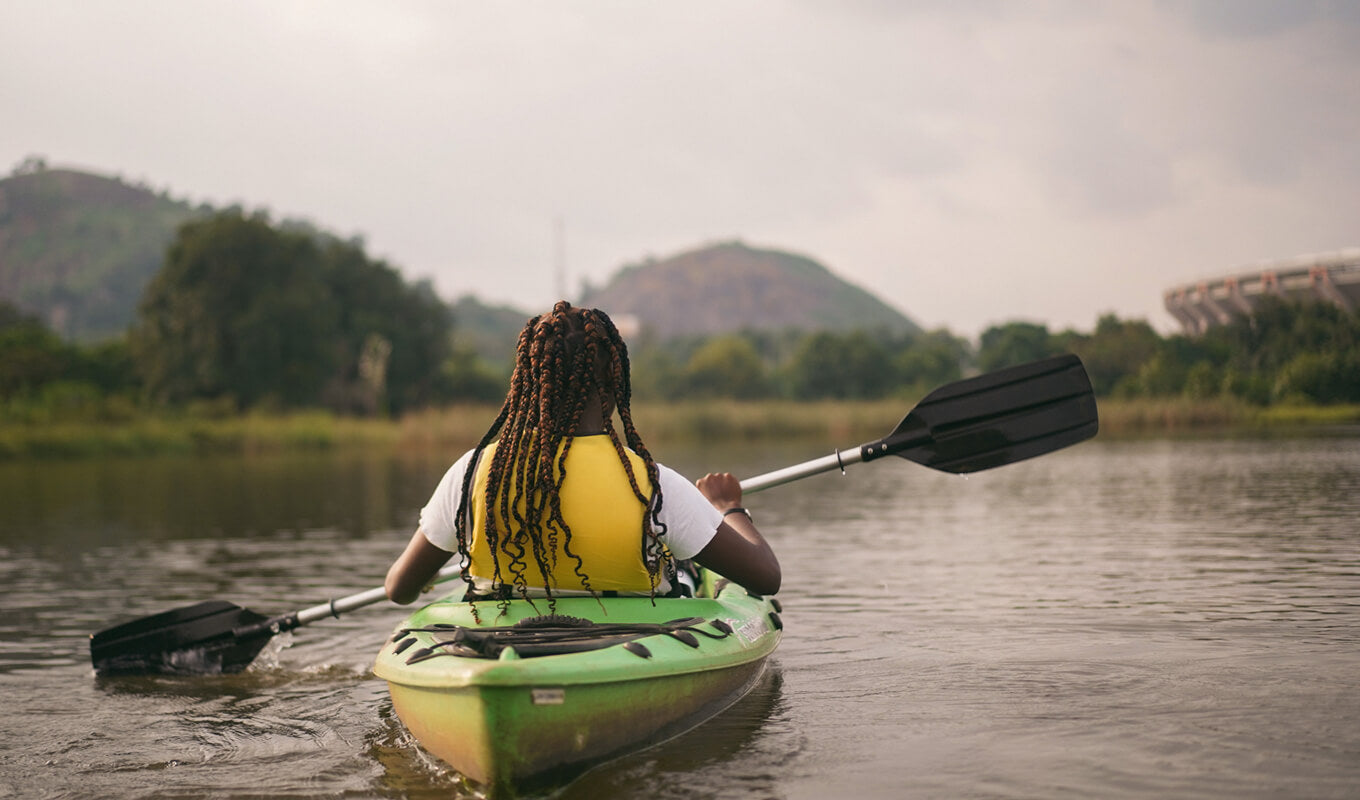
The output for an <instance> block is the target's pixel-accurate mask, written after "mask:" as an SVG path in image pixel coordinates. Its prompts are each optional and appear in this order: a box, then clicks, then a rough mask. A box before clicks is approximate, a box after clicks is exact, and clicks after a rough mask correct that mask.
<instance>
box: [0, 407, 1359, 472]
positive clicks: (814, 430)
mask: <svg viewBox="0 0 1360 800" xmlns="http://www.w3.org/2000/svg"><path fill="white" fill-rule="evenodd" d="M1099 402H1100V419H1101V422H1100V427H1101V435H1102V436H1110V437H1124V436H1148V435H1157V436H1160V435H1183V434H1204V433H1219V432H1234V431H1243V430H1279V429H1290V428H1304V427H1318V426H1327V425H1339V424H1354V423H1360V405H1356V404H1351V405H1337V406H1299V405H1281V406H1272V407H1268V408H1264V409H1263V408H1258V407H1255V406H1251V405H1247V404H1245V403H1241V402H1236V401H1231V400H1186V399H1180V398H1174V399H1165V400H1112V399H1104V400H1100V401H1099ZM910 408H911V403H909V402H904V401H900V400H876V401H867V402H831V401H827V402H815V403H796V402H791V401H765V402H737V401H730V400H712V401H694V402H682V403H646V404H639V405H638V406H636V407H635V408H634V418H635V420H636V422H637V425H638V428H639V430H641V431H642V432H643V434H644V435H645V436H646V438H647V441H648V442H649V443H653V442H655V443H658V444H661V443H667V442H676V441H698V442H708V441H754V440H761V439H791V438H799V437H820V438H825V439H830V440H832V441H836V442H845V443H860V442H863V441H868V440H872V439H876V438H878V437H880V436H884V435H886V434H887V433H888V432H889V431H891V430H892V426H893V425H894V424H895V423H896V422H897V421H898V420H899V419H900V418H901V417H902V415H904V414H905V413H906V412H907V411H908V410H910ZM495 413H496V407H495V406H487V405H464V406H450V407H447V408H442V409H432V410H426V411H421V412H418V413H414V414H409V415H407V416H405V417H402V418H401V419H399V420H380V419H358V418H353V417H339V416H336V415H334V414H330V413H327V412H323V411H308V412H300V413H291V414H262V413H252V414H246V415H242V416H217V415H207V416H195V415H185V416H177V417H176V416H154V417H153V416H136V417H133V418H130V419H126V420H122V421H119V422H108V421H98V422H95V421H90V422H79V421H57V422H45V423H14V422H9V423H0V458H9V459H13V458H32V457H37V458H51V457H56V458H81V457H99V456H110V455H151V454H158V453H242V454H251V453H267V452H283V451H307V450H330V449H340V448H353V447H366V448H373V447H388V448H397V449H401V450H404V451H410V452H441V453H447V452H456V451H459V450H461V449H465V448H467V447H471V446H472V445H473V444H475V443H476V442H477V440H478V439H479V438H481V436H482V434H483V433H484V432H485V431H486V427H487V426H488V425H489V424H490V423H491V420H492V419H493V418H494V416H495Z"/></svg>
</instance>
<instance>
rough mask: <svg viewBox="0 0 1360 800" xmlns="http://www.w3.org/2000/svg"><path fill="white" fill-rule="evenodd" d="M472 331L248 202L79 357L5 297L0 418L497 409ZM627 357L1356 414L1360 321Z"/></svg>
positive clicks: (809, 378)
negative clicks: (1065, 379) (1068, 386)
mask: <svg viewBox="0 0 1360 800" xmlns="http://www.w3.org/2000/svg"><path fill="white" fill-rule="evenodd" d="M463 338H465V337H460V336H459V334H458V332H457V330H456V329H455V322H454V320H453V319H452V315H451V313H450V309H449V306H448V305H447V304H445V303H444V302H443V301H441V300H440V299H439V298H438V297H437V296H436V295H435V293H434V291H433V290H432V288H431V287H430V286H429V285H428V284H427V283H416V284H409V283H407V282H406V281H404V280H403V279H402V278H401V276H400V275H399V274H398V272H397V271H396V270H395V269H393V268H392V267H391V266H389V265H387V264H386V263H384V262H382V261H379V260H374V259H371V258H369V257H368V256H367V255H366V253H365V252H364V248H363V244H362V242H359V241H357V240H353V241H342V240H339V239H335V238H333V237H328V236H325V235H322V234H319V233H318V232H317V231H315V230H314V229H311V228H310V227H307V226H299V225H295V224H290V223H282V224H275V223H273V222H271V221H270V220H269V218H268V217H267V215H264V214H246V213H244V212H242V211H241V210H239V209H233V210H229V211H227V212H223V213H219V214H217V215H215V216H212V217H207V218H203V219H198V220H195V221H191V222H188V223H186V224H184V225H183V226H182V227H181V228H180V229H179V231H178V234H177V236H176V238H175V240H174V242H173V243H172V244H171V246H170V248H169V250H168V252H167V255H166V259H165V264H164V266H163V268H162V270H161V272H160V273H158V274H157V275H156V277H155V278H154V279H153V280H152V282H151V283H150V284H149V285H148V287H147V289H146V290H145V293H144V294H143V297H142V300H141V303H140V306H139V309H138V315H137V319H136V321H135V322H134V324H133V325H132V327H131V328H130V330H129V331H128V332H127V335H126V336H125V337H123V338H121V339H118V340H115V341H111V342H106V343H102V344H98V345H93V346H82V345H77V344H72V343H69V342H66V341H64V340H62V339H61V338H60V337H58V336H57V335H56V334H54V333H53V332H52V331H50V330H49V329H48V328H47V327H46V326H44V325H43V324H42V322H41V321H40V320H38V319H36V318H34V317H31V316H27V315H25V314H22V313H20V312H18V311H17V310H16V309H15V308H14V307H13V306H10V305H7V304H4V303H0V420H2V419H9V420H35V421H41V420H44V419H52V418H63V417H69V416H85V417H91V416H93V417H97V418H105V419H117V418H120V417H125V416H131V415H133V414H135V413H139V412H142V411H145V410H148V409H176V410H182V409H189V410H194V409H199V410H202V409H208V410H209V411H210V412H212V413H221V414H229V413H236V412H239V411H242V410H248V409H275V410H287V409H297V408H326V409H330V410H333V411H336V412H339V413H345V414H361V415H399V414H402V413H404V412H406V411H410V410H413V409H417V408H421V407H427V406H435V405H441V404H447V403H450V402H455V401H466V400H472V401H483V402H495V401H497V400H499V399H500V397H501V396H502V395H503V393H504V387H505V383H506V379H507V378H508V371H509V364H494V365H492V364H487V363H485V362H484V361H483V360H482V359H480V358H479V357H478V356H477V355H476V354H475V353H473V352H472V350H471V349H470V348H469V347H468V346H465V345H463V344H461V342H462V341H463ZM630 348H631V359H632V362H633V377H634V388H635V394H636V396H637V397H638V398H639V399H642V400H653V401H664V400H669V399H692V398H713V397H721V398H735V399H741V400H762V399H776V398H779V399H794V400H822V399H847V400H857V399H876V398H883V397H889V396H902V397H904V398H907V399H915V398H919V397H920V396H922V395H923V394H925V393H926V392H928V391H929V390H931V389H933V388H935V387H937V386H939V385H942V384H944V383H948V382H950V381H953V380H957V379H959V378H962V377H965V376H966V375H968V374H971V373H972V372H975V371H991V370H994V369H1000V368H1002V367H1006V366H1010V365H1013V364H1019V363H1023V362H1025V361H1030V360H1034V359H1038V358H1043V357H1045V356H1049V355H1055V354H1058V353H1063V352H1072V353H1076V354H1077V355H1079V356H1081V358H1082V360H1083V361H1084V362H1085V364H1086V368H1087V371H1088V372H1089V374H1090V376H1091V381H1092V384H1093V386H1094V387H1095V390H1096V393H1097V394H1098V395H1100V396H1104V397H1123V398H1141V397H1147V398H1162V397H1173V396H1183V397H1189V398H1193V399H1211V398H1221V397H1228V398H1235V399H1237V400H1240V401H1244V402H1247V403H1251V404H1256V405H1267V404H1271V403H1279V402H1291V403H1292V402H1303V403H1315V404H1330V403H1343V402H1350V403H1355V402H1360V314H1357V313H1356V312H1348V311H1345V310H1342V309H1340V308H1337V307H1335V306H1332V305H1321V304H1300V303H1290V302H1286V301H1284V300H1281V299H1277V298H1267V299H1265V300H1264V301H1263V302H1262V303H1261V304H1260V306H1259V308H1258V309H1257V310H1256V312H1255V313H1254V314H1253V315H1252V316H1251V317H1250V318H1247V317H1242V318H1238V319H1236V320H1234V321H1233V322H1231V323H1230V324H1227V325H1222V326H1219V327H1216V328H1213V329H1211V330H1209V331H1208V332H1207V333H1206V334H1204V335H1202V336H1199V337H1193V338H1192V337H1187V336H1182V335H1172V336H1162V335H1161V334H1159V333H1158V332H1157V331H1156V330H1154V329H1153V328H1152V327H1151V326H1150V325H1149V324H1148V323H1147V322H1145V321H1142V320H1128V319H1120V318H1118V317H1117V316H1115V315H1112V314H1110V315H1105V316H1102V317H1100V318H1099V319H1098V320H1097V322H1096V325H1095V328H1094V330H1092V331H1090V332H1079V331H1075V330H1064V331H1057V332H1054V331H1050V330H1049V329H1048V328H1047V327H1046V326H1044V325H1041V324H1035V323H1029V322H1018V321H1017V322H1009V323H1005V324H1002V325H997V326H993V327H990V328H988V329H987V330H986V331H984V332H983V333H982V335H981V337H980V338H979V340H978V341H977V343H976V345H974V344H973V343H972V342H969V341H968V340H967V339H964V338H961V337H958V336H955V335H954V334H952V333H950V332H949V331H948V330H945V329H940V330H935V331H929V332H921V333H916V334H910V335H903V334H892V333H888V332H874V331H853V332H830V331H818V332H811V333H809V332H805V331H797V330H789V331H784V332H769V331H761V332H744V333H736V334H725V335H719V336H710V337H693V338H688V339H671V340H658V339H653V338H650V337H648V336H646V335H643V336H641V337H639V338H638V339H637V340H636V341H634V342H630Z"/></svg>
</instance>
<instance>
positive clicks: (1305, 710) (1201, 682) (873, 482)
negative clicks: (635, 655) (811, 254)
mask: <svg viewBox="0 0 1360 800" xmlns="http://www.w3.org/2000/svg"><path fill="white" fill-rule="evenodd" d="M841 444H844V443H841ZM829 451H830V445H821V444H818V443H811V444H809V443H788V444H782V445H780V446H777V447H775V446H765V445H762V446H748V447H745V448H743V449H738V448H728V449H708V450H706V451H703V452H672V453H665V452H663V453H660V455H661V456H662V457H663V459H664V460H666V461H667V462H668V463H670V464H671V465H672V466H675V467H677V468H679V469H681V471H683V472H687V473H689V474H691V475H693V474H696V473H699V472H703V471H707V470H710V469H720V468H721V469H729V470H732V471H734V472H738V473H739V474H747V475H749V474H753V473H756V472H760V471H764V470H767V469H773V468H777V467H780V466H785V465H787V464H790V463H794V462H797V461H801V460H804V459H808V458H814V457H818V456H821V455H824V454H825V453H827V452H829ZM449 455H450V456H453V455H456V454H449ZM445 466H446V464H445V463H444V462H443V461H442V460H429V459H427V460H419V459H398V458H394V457H390V456H380V455H338V456H337V455H307V456H291V455H290V456H278V457H257V458H175V459H130V460H117V461H79V462H37V463H0V509H3V513H0V586H3V591H4V595H3V598H4V599H3V614H2V615H0V707H3V712H4V713H3V714H0V743H3V744H2V746H0V796H3V797H9V796H12V797H16V798H39V797H81V798H84V797H92V798H93V797H118V798H200V797H209V796H211V797H215V798H218V797H220V798H247V797H290V798H332V797H352V798H366V797H410V798H426V797H450V796H454V797H457V796H462V795H465V794H466V787H464V786H463V785H462V784H461V782H460V780H459V778H458V776H457V775H456V774H454V773H452V772H451V771H449V770H447V769H446V768H444V767H442V766H441V765H440V764H439V762H437V761H435V760H433V759H431V758H430V757H428V756H426V755H425V754H423V753H422V752H421V751H420V750H419V748H418V747H416V746H415V744H414V743H413V742H412V741H411V739H410V738H409V737H408V736H407V735H406V734H405V732H404V730H403V729H402V727H401V725H400V723H399V722H398V721H397V720H396V719H395V717H394V715H393V714H392V710H391V705H390V703H389V701H388V700H387V696H386V690H385V686H384V684H382V682H380V681H378V680H375V679H374V678H373V677H372V676H371V675H370V673H369V667H370V665H371V662H372V658H373V656H374V654H375V653H376V652H377V650H378V648H379V646H380V645H381V643H382V642H383V639H384V637H385V636H386V634H387V633H388V631H389V630H390V629H391V628H392V627H393V626H394V625H395V624H396V623H397V621H398V620H399V619H400V618H401V617H402V616H403V615H404V612H403V611H402V610H401V609H398V608H396V607H393V606H389V605H386V604H383V605H380V606H374V607H370V608H367V609H363V610H359V611H356V612H354V613H353V614H351V615H349V616H347V617H345V618H343V619H339V620H328V621H322V622H318V623H316V624H313V625H311V626H308V627H305V628H302V629H300V630H298V631H296V632H294V633H293V634H289V635H285V636H282V637H278V638H276V639H275V640H274V643H273V644H272V645H271V647H270V649H269V650H267V651H266V652H265V653H264V654H263V655H262V656H261V658H260V659H259V660H257V662H256V663H255V664H254V665H253V666H252V667H251V669H250V670H248V671H247V672H245V673H243V674H240V675H234V676H218V677H177V678H172V677H133V678H116V679H96V678H95V677H94V675H93V672H92V670H91V668H90V665H89V661H88V658H89V652H88V643H87V638H86V637H87V636H88V634H89V633H91V632H92V631H95V630H98V629H101V628H103V627H106V626H108V625H110V624H112V623H115V622H121V621H125V620H127V619H130V618H133V617H136V616H141V615H146V614H151V613H155V612H158V611H162V610H166V609H168V608H173V607H175V606H178V605H184V604H186V603H190V602H195V601H198V600H206V599H225V600H231V601H233V602H237V603H240V604H242V605H245V606H248V607H250V608H252V609H254V610H257V611H261V612H267V613H280V612H284V611H290V610H295V609H298V608H302V607H305V606H310V605H313V604H315V603H318V602H322V601H324V600H325V599H327V598H329V597H331V596H338V595H344V594H351V593H354V592H357V591H361V590H364V589H367V588H370V587H372V586H377V585H379V584H380V583H381V580H382V576H383V574H384V572H385V570H386V568H387V565H388V563H389V562H390V561H391V559H392V558H393V557H394V556H395V555H396V553H397V552H398V551H399V550H400V549H401V547H402V546H403V545H404V543H405V541H406V539H407V538H408V537H409V535H410V531H411V529H412V525H413V524H414V520H415V516H416V512H417V509H418V508H419V507H420V506H421V505H422V504H423V503H424V500H425V498H426V497H427V495H428V494H429V492H430V491H431V490H432V489H433V487H434V485H435V482H436V481H437V480H438V477H439V475H440V474H441V473H442V472H443V470H444V468H445ZM748 499H749V503H748V504H749V505H750V506H751V508H752V509H753V511H754V512H755V514H756V519H757V521H758V522H759V524H760V525H761V526H762V528H763V530H764V531H765V532H766V535H767V536H768V537H769V538H770V539H771V541H772V542H773V544H774V545H775V547H776V550H777V551H778V553H779V554H780V557H781V560H782V562H783V564H784V574H785V590H784V591H783V592H781V599H782V600H783V603H784V608H785V614H784V619H785V622H786V629H785V637H784V641H783V643H782V644H781V645H780V649H779V650H778V651H777V652H776V654H775V657H774V659H773V661H772V663H771V665H770V669H769V670H768V672H767V674H766V677H765V679H764V681H763V682H762V683H761V684H760V685H759V686H758V687H757V688H756V690H755V691H754V692H752V694H750V695H749V696H748V697H747V698H746V699H744V700H743V701H742V702H741V703H739V704H738V705H737V706H734V707H733V708H732V709H730V710H729V711H728V712H726V713H725V714H723V715H722V716H720V717H718V718H716V719H714V720H712V721H710V722H709V723H707V724H705V725H703V726H701V727H700V728H698V729H696V730H695V731H692V732H691V733H689V734H687V735H685V736H683V737H681V738H680V739H677V740H673V741H671V742H669V743H666V744H664V745H662V746H660V747H657V748H653V749H651V750H647V751H644V752H641V753H638V754H635V755H633V756H629V757H626V758H624V759H621V760H618V761H615V762H611V763H609V764H607V765H604V766H602V767H600V768H598V769H596V770H594V771H592V772H591V773H589V774H587V775H586V776H584V777H583V778H581V779H580V780H578V781H577V782H575V783H573V784H572V785H570V786H569V787H567V788H566V789H565V790H564V791H563V792H561V796H562V797H566V798H598V797H627V798H647V800H657V798H677V799H678V798H686V799H687V800H692V799H693V798H704V797H721V798H733V797H737V798H742V797H745V798H770V797H778V798H828V797H865V798H899V797H972V798H1090V797H1102V798H1121V797H1129V798H1147V797H1178V798H1234V800H1238V799H1240V798H1256V797H1260V798H1266V797H1271V798H1275V797H1307V798H1332V797H1335V798H1352V797H1357V796H1360V430H1357V429H1338V430H1333V431H1328V432H1325V435H1324V434H1319V435H1312V436H1306V437H1292V438H1269V439H1231V440H1176V441H1102V440H1100V439H1097V440H1096V441H1093V442H1089V443H1086V444H1083V445H1080V446H1078V447H1075V448H1072V449H1070V450H1067V451H1064V452H1061V453H1056V454H1052V455H1049V456H1045V457H1042V458H1039V459H1035V460H1032V461H1029V462H1025V463H1023V464H1018V465H1013V466H1010V467H1005V468H1002V469H999V470H994V471H992V472H987V473H979V474H976V475H973V476H970V477H968V478H966V479H965V478H961V477H954V476H946V475H941V474H937V473H933V472H931V471H929V470H926V469H924V468H921V467H918V466H915V465H913V464H909V463H906V462H903V461H899V460H896V459H890V460H888V461H886V462H877V463H873V464H865V465H860V466H855V467H851V469H850V471H849V473H848V474H847V475H845V476H841V475H838V474H833V475H824V476H819V477H816V478H811V479H808V480H805V481H802V482H799V483H796V484H793V485H790V486H786V487H782V488H778V489H772V490H769V491H768V492H765V493H762V494H759V495H753V496H750V497H749V498H748Z"/></svg>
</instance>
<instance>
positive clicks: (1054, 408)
mask: <svg viewBox="0 0 1360 800" xmlns="http://www.w3.org/2000/svg"><path fill="white" fill-rule="evenodd" d="M1098 428H1099V421H1098V417H1097V413H1096V398H1095V394H1094V393H1093V392H1092V390H1091V381H1090V379H1089V378H1088V377H1087V376H1086V369H1085V367H1083V366H1082V364H1081V359H1079V358H1077V357H1076V356H1074V355H1070V354H1069V355H1062V356H1056V357H1054V358H1046V359H1044V360H1042V361H1034V362H1031V363H1029V364H1021V365H1020V366H1017V367H1010V368H1009V369H1003V370H999V371H997V372H990V373H988V374H986V375H979V376H978V377H976V378H969V379H968V380H963V381H959V382H957V383H951V384H949V385H948V386H943V387H940V388H939V389H936V390H935V391H933V392H931V393H930V394H929V395H927V396H926V398H925V399H924V400H922V401H921V402H920V404H919V405H917V406H916V408H914V409H912V411H911V413H910V414H908V415H907V416H906V417H905V418H904V419H903V420H902V421H901V422H900V423H898V425H897V427H896V428H895V429H894V430H893V432H892V433H890V434H888V436H887V437H885V438H884V439H881V440H879V441H877V442H874V443H871V444H867V445H864V447H863V448H862V452H863V454H864V458H865V460H866V461H868V460H870V459H873V458H880V457H882V456H884V455H897V456H901V457H902V458H905V459H908V460H910V461H915V462H916V463H917V464H922V465H924V466H927V467H931V468H932V469H938V470H942V471H944V472H953V473H965V472H979V471H981V470H984V469H991V468H992V467H1000V466H1003V465H1005V464H1014V463H1015V462H1017V461H1024V460H1025V459H1027V458H1034V457H1035V456H1040V455H1043V454H1044V453H1051V452H1053V451H1054V450H1059V449H1061V448H1064V447H1067V446H1069V445H1073V444H1076V443H1078V442H1082V441H1085V440H1087V439H1089V438H1091V437H1092V436H1095V435H1096V431H1097V430H1098Z"/></svg>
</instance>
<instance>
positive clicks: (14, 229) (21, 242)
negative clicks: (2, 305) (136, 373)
mask: <svg viewBox="0 0 1360 800" xmlns="http://www.w3.org/2000/svg"><path fill="white" fill-rule="evenodd" d="M196 213H198V211H197V210H196V209H195V208H193V207H192V206H190V205H189V204H188V203H186V202H183V201H178V200H174V199H171V198H169V197H167V196H166V195H165V194H164V193H156V192H153V191H151V190H149V189H147V188H144V187H140V186H133V185H130V184H127V183H124V182H123V181H121V180H119V179H117V178H107V177H102V176H99V175H92V174H89V173H86V172H78V171H75V170H69V169H47V168H46V166H45V165H44V164H43V163H42V162H41V161H37V160H30V161H29V162H26V163H25V164H24V165H22V166H21V167H20V168H19V169H18V170H16V171H15V173H14V174H12V175H10V176H9V177H7V178H4V179H3V180H0V299H4V300H8V301H9V302H11V303H13V304H15V305H16V306H18V307H19V308H21V309H23V310H25V311H27V312H29V313H32V314H35V315H37V316H39V317H41V318H42V320H43V321H44V322H46V323H47V324H48V325H49V326H50V327H51V328H52V329H53V330H54V331H56V332H57V333H59V334H61V335H62V336H65V337H67V338H70V339H75V340H79V341H96V340H100V339H106V338H109V337H113V336H117V335H120V334H122V333H123V332H124V331H125V330H126V329H127V326H128V324H129V323H130V322H131V321H132V319H133V316H134V315H135V313H136V308H137V301H138V300H139V299H140V297H141V295H142V289H143V288H144V287H145V286H146V284H147V282H148V281H149V280H150V279H151V277H152V276H153V275H155V274H156V272H157V271H158V270H159V269H160V267H161V263H162V261H163V259H164V256H165V249H166V247H167V246H168V245H169V243H170V240H171V239H172V238H173V237H174V234H175V229H176V228H178V227H179V225H180V223H182V222H184V221H185V220H187V219H189V218H191V217H192V216H194V215H195V214H196Z"/></svg>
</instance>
